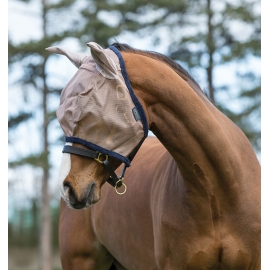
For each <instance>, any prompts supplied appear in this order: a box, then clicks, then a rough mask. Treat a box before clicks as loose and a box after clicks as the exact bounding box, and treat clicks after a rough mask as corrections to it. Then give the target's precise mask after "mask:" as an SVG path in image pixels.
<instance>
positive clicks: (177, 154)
mask: <svg viewBox="0 0 270 270" xmlns="http://www.w3.org/2000/svg"><path fill="white" fill-rule="evenodd" d="M123 56H124V60H125V63H126V68H127V73H128V75H129V79H130V81H131V84H132V87H133V89H134V91H135V94H136V95H137V97H138V98H139V100H140V101H141V103H142V105H143V107H144V109H145V112H146V115H147V119H148V123H149V129H150V130H151V131H152V132H153V133H154V134H155V135H156V136H157V138H158V139H159V140H160V141H161V143H162V144H163V145H164V146H165V147H166V148H167V150H168V151H169V152H170V154H171V155H172V157H173V158H174V160H175V162H176V163H177V166H178V168H179V169H180V171H181V174H182V176H183V178H184V179H188V180H189V182H190V181H192V179H194V180H196V179H197V180H198V179H199V180H200V181H199V182H201V181H204V182H207V183H208V180H207V179H211V181H212V180H213V179H215V180H216V181H212V183H211V185H212V186H213V187H216V188H219V187H220V186H221V185H220V184H221V183H222V189H223V190H224V191H226V193H227V194H228V193H232V195H235V194H236V193H237V192H238V191H237V186H238V184H239V183H241V181H242V183H243V181H245V180H246V179H244V178H245V177H246V176H247V175H248V172H251V171H253V172H254V171H257V172H258V170H259V166H258V160H257V158H256V155H255V153H254V151H253V149H252V147H251V145H250V143H249V141H248V140H247V139H246V137H245V136H244V134H243V133H242V131H241V130H240V129H239V128H238V127H237V126H236V125H234V124H233V123H232V122H231V121H230V120H229V119H228V118H227V117H226V116H224V115H223V114H222V113H221V112H220V111H218V110H217V109H216V108H215V107H214V106H213V105H212V104H211V103H210V102H209V101H208V100H207V99H206V98H205V96H204V94H203V93H202V92H201V90H200V89H196V91H195V90H194V89H192V88H191V86H190V85H191V84H189V83H188V82H186V81H185V80H184V79H183V78H181V77H180V76H179V75H178V74H177V73H176V72H174V71H173V70H172V68H171V67H169V66H168V65H166V64H164V63H162V62H161V61H158V60H154V59H151V58H149V57H146V56H141V55H134V54H128V53H124V54H123ZM235 179H238V183H236V181H235ZM196 182H198V181H196ZM205 185H209V183H208V184H205Z"/></svg>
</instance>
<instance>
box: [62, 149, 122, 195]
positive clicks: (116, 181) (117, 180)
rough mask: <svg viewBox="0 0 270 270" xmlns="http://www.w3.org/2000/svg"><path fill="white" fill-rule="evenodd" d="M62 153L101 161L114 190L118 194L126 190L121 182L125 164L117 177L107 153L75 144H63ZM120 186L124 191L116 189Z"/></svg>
mask: <svg viewBox="0 0 270 270" xmlns="http://www.w3.org/2000/svg"><path fill="white" fill-rule="evenodd" d="M62 153H69V154H74V155H79V156H84V157H89V158H93V159H94V160H96V161H97V162H99V163H102V164H103V165H104V166H105V168H106V170H107V172H108V173H109V175H110V177H109V179H108V180H107V182H108V183H109V184H110V185H112V186H113V187H114V189H115V191H116V193H117V194H119V195H122V194H124V193H126V190H127V187H126V185H125V184H124V183H123V180H124V174H125V171H126V168H127V166H126V164H125V165H124V168H123V170H122V172H121V175H120V176H119V177H118V176H117V175H116V174H115V172H114V170H113V168H112V166H111V164H110V162H109V160H108V156H107V155H104V154H102V153H100V152H97V151H93V150H89V149H83V148H79V147H75V146H71V145H65V146H64V148H63V150H62ZM102 156H105V159H103V160H102V159H101V157H102ZM121 186H124V191H123V192H119V191H118V190H117V189H118V188H119V187H121Z"/></svg>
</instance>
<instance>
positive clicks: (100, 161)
mask: <svg viewBox="0 0 270 270" xmlns="http://www.w3.org/2000/svg"><path fill="white" fill-rule="evenodd" d="M101 155H104V156H105V160H108V158H109V157H108V155H105V154H103V153H98V156H97V158H94V160H96V161H97V162H99V163H103V161H104V160H103V161H102V160H100V156H101Z"/></svg>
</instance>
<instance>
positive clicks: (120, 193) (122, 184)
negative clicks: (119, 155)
mask: <svg viewBox="0 0 270 270" xmlns="http://www.w3.org/2000/svg"><path fill="white" fill-rule="evenodd" d="M123 181H124V178H120V179H119V180H118V181H117V182H116V183H115V187H114V190H115V192H116V193H117V194H118V195H123V194H125V193H126V191H127V186H126V185H125V184H124V183H123ZM120 182H121V185H120V186H118V183H120ZM121 186H123V187H124V191H123V192H119V191H118V190H117V189H118V188H120V187H121Z"/></svg>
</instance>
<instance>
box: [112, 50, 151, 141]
mask: <svg viewBox="0 0 270 270" xmlns="http://www.w3.org/2000/svg"><path fill="white" fill-rule="evenodd" d="M109 49H111V50H112V51H113V52H114V53H115V54H116V55H117V57H118V58H119V63H120V67H121V72H122V76H123V78H124V80H125V83H126V86H127V88H128V91H129V94H130V96H131V99H132V101H133V103H134V104H135V106H136V108H137V110H138V112H139V114H140V117H141V121H142V124H143V130H144V138H143V140H144V139H145V138H146V137H147V136H148V123H147V119H146V116H145V113H144V110H143V107H142V105H141V103H140V101H139V100H138V98H137V97H136V96H135V94H134V91H133V89H132V86H131V84H130V81H129V78H128V75H127V72H126V66H125V62H124V59H123V57H122V55H121V53H120V51H119V50H118V49H116V48H115V47H114V46H110V47H109Z"/></svg>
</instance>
